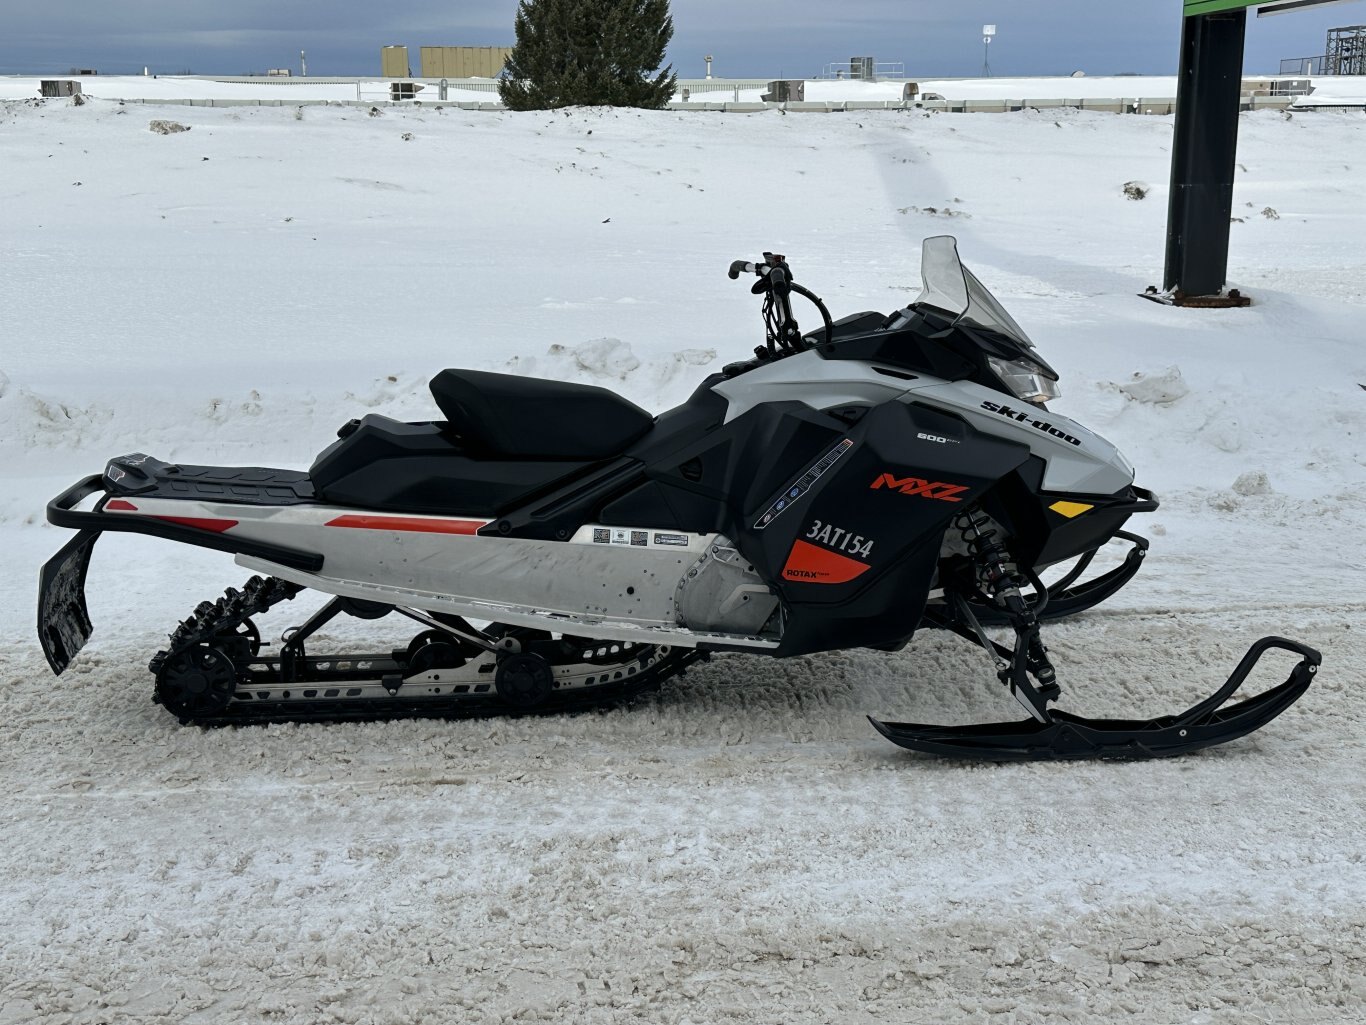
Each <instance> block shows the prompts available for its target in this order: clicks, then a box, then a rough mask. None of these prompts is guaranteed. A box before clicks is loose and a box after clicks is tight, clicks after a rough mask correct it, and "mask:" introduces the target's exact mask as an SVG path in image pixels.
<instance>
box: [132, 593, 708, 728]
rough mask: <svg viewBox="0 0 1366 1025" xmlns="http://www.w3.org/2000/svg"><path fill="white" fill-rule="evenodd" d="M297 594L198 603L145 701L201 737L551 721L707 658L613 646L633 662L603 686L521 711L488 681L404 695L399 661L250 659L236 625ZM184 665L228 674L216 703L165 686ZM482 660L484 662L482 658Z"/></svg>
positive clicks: (247, 634) (611, 701) (615, 701)
mask: <svg viewBox="0 0 1366 1025" xmlns="http://www.w3.org/2000/svg"><path fill="white" fill-rule="evenodd" d="M301 590H303V589H302V588H301V587H299V586H298V585H296V584H291V583H288V582H286V581H283V580H280V579H278V578H274V577H270V578H263V577H259V576H258V577H253V578H252V579H251V580H249V581H248V582H247V584H246V585H245V587H243V588H242V589H241V590H240V591H239V590H237V589H236V588H229V589H228V590H227V592H226V593H225V594H224V596H223V597H222V598H219V599H218V600H217V601H216V602H201V603H200V605H199V606H198V607H197V608H196V609H195V612H194V614H193V615H191V616H190V617H189V618H188V619H186V620H185V621H184V622H183V623H181V624H180V625H179V627H177V629H176V631H175V632H174V633H173V634H172V635H171V641H170V646H169V648H168V649H167V650H165V651H159V652H158V653H157V654H156V656H155V657H154V658H153V659H152V661H151V663H150V665H149V666H148V668H149V669H150V670H151V671H152V673H153V674H155V675H156V677H157V686H156V689H155V691H154V693H153V700H155V701H158V702H159V703H161V704H163V705H165V706H166V707H167V710H168V711H170V712H171V713H172V714H173V715H175V716H176V717H177V718H178V719H179V720H180V722H181V723H182V724H183V725H196V726H205V727H217V726H252V725H266V724H274V723H292V722H293V723H305V722H384V721H390V720H395V719H414V718H423V719H468V718H488V717H494V716H507V717H520V716H526V715H553V714H562V713H566V712H577V711H594V710H601V709H605V708H609V707H612V706H615V705H620V704H623V703H626V702H629V701H631V700H633V699H634V698H636V697H638V696H640V695H641V694H643V693H646V692H647V691H650V690H654V689H657V688H658V687H659V685H660V684H661V683H663V681H665V680H667V679H669V678H670V677H672V676H676V675H678V676H681V675H683V674H684V673H686V671H687V668H688V666H690V665H693V664H694V663H696V662H699V661H704V660H706V659H708V658H709V657H710V656H709V655H708V653H706V652H700V651H697V650H696V649H690V648H671V649H669V650H668V652H667V654H664V655H659V656H656V655H655V651H656V649H655V648H654V647H653V646H649V645H634V646H629V645H622V646H621V647H622V648H623V649H628V648H634V649H638V654H636V655H631V656H628V657H625V658H623V659H621V660H620V662H618V663H612V664H608V665H605V666H604V668H603V670H602V674H601V675H602V677H603V678H609V677H610V680H609V681H608V682H604V683H598V684H596V685H591V686H586V687H575V688H572V689H566V690H560V691H552V692H551V693H550V694H548V695H547V696H546V697H545V698H544V700H542V701H540V702H539V703H537V704H535V705H534V707H520V706H518V705H515V704H511V703H509V702H508V701H506V700H504V699H503V698H502V697H500V696H499V694H498V693H497V690H496V687H495V686H494V684H493V677H492V675H490V676H488V677H487V678H486V680H487V682H481V683H479V684H476V685H465V684H456V685H454V686H452V687H450V688H449V691H450V692H449V693H447V694H433V693H430V692H425V693H423V692H415V690H414V689H413V688H411V687H409V688H408V690H407V692H406V693H405V687H404V683H403V677H404V676H405V675H406V674H407V673H408V672H410V670H409V668H408V667H406V666H405V665H404V664H403V662H402V660H400V659H399V658H397V657H396V656H398V654H399V653H398V652H386V653H384V654H362V655H328V656H315V655H305V656H301V657H298V658H296V659H289V658H288V657H285V656H282V655H281V654H274V655H270V656H262V655H261V654H259V652H258V651H257V650H256V648H257V642H256V637H255V629H254V627H244V624H249V622H250V618H251V617H252V616H255V615H259V614H261V613H264V612H266V611H267V610H269V609H270V608H271V607H272V606H274V605H276V604H278V603H279V602H282V601H285V600H288V599H292V598H293V597H294V596H295V595H296V594H298V593H299V592H300V591H301ZM189 657H194V658H196V659H198V661H199V663H201V664H197V665H190V667H189V668H190V669H191V670H194V669H201V670H202V668H203V667H202V663H204V662H207V663H210V664H211V665H215V664H216V665H218V666H220V667H221V671H222V672H226V671H227V669H228V666H229V665H230V666H231V673H232V678H231V684H230V685H229V684H228V683H227V681H226V680H223V681H222V686H220V687H219V688H218V698H217V699H215V694H214V688H213V687H212V686H210V687H208V688H206V689H205V691H204V693H203V694H201V695H189V696H188V697H187V696H186V694H185V692H184V690H183V689H179V688H175V687H172V686H168V679H167V674H168V673H170V672H172V671H175V670H176V669H177V660H178V659H186V658H189ZM483 657H485V658H489V659H490V661H491V660H492V656H490V655H488V654H485V655H484V656H483ZM584 664H590V665H591V664H593V662H592V661H591V660H590V661H588V662H586V663H584ZM286 666H288V668H286ZM181 668H182V669H183V668H184V665H183V663H182V665H181ZM198 675H200V676H203V675H206V674H204V673H203V672H201V673H199V674H198ZM376 678H380V679H383V680H385V682H386V683H387V684H390V685H392V688H393V689H392V690H391V691H390V692H389V693H388V694H387V695H385V696H382V697H377V696H373V695H372V696H368V697H354V696H348V691H349V692H351V693H352V694H358V693H359V692H360V687H358V686H357V684H360V683H363V682H364V683H368V684H370V685H371V688H372V689H373V684H374V681H375V680H376ZM433 689H439V688H433ZM419 690H420V689H419ZM429 691H430V689H429ZM224 705H226V707H223V706H224Z"/></svg>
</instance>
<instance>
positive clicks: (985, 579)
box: [953, 505, 1019, 598]
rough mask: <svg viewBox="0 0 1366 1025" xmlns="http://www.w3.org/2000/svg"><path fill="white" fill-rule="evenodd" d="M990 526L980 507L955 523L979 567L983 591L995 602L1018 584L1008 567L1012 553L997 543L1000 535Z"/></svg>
mask: <svg viewBox="0 0 1366 1025" xmlns="http://www.w3.org/2000/svg"><path fill="white" fill-rule="evenodd" d="M991 524H992V519H991V517H990V516H988V515H987V514H986V513H985V512H983V511H982V507H981V506H976V505H975V506H973V507H972V508H970V509H968V510H966V511H965V512H963V513H960V514H959V515H958V516H957V517H955V519H954V521H953V525H954V527H956V528H957V530H958V532H959V534H960V535H961V536H962V538H963V543H964V544H966V545H967V548H968V552H969V553H970V554H971V555H972V557H973V560H974V561H975V562H976V563H977V577H978V581H979V582H980V584H981V585H982V590H983V591H985V592H986V593H987V594H989V595H990V596H991V597H992V598H997V597H1000V595H1001V594H1002V593H1003V592H1005V591H1008V590H1011V589H1018V587H1019V582H1018V581H1017V580H1016V579H1015V574H1013V573H1012V572H1011V571H1010V567H1009V566H1008V563H1009V561H1010V552H1009V551H1008V550H1007V549H1006V547H1005V545H1004V544H1003V543H1002V542H1001V541H999V540H997V531H996V529H995V528H994V527H993V526H992V525H991Z"/></svg>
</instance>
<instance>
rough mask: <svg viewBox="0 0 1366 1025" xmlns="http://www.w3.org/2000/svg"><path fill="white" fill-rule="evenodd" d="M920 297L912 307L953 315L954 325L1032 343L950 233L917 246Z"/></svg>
mask: <svg viewBox="0 0 1366 1025" xmlns="http://www.w3.org/2000/svg"><path fill="white" fill-rule="evenodd" d="M920 285H921V291H920V296H919V297H918V298H917V299H916V301H915V302H914V303H912V304H911V305H912V306H929V307H932V308H934V309H936V310H939V311H940V312H941V313H945V314H948V315H949V316H950V317H953V318H954V323H955V324H960V323H962V324H968V325H970V326H973V327H980V328H985V329H987V330H989V331H999V332H1000V333H1001V334H1003V335H1007V336H1009V337H1010V338H1012V339H1014V340H1015V341H1017V342H1019V343H1020V344H1021V345H1023V346H1025V347H1026V348H1028V349H1033V348H1034V343H1033V342H1031V341H1030V340H1029V336H1028V335H1027V334H1025V333H1024V329H1023V328H1021V327H1020V325H1019V324H1017V323H1015V320H1014V318H1012V317H1011V315H1010V314H1009V313H1007V312H1006V311H1005V309H1004V307H1002V306H1001V304H1000V303H999V302H997V301H996V297H995V296H993V295H992V294H991V293H990V292H988V291H987V289H986V286H985V285H983V284H982V283H981V282H980V281H978V280H977V276H976V275H975V274H973V273H972V271H970V270H968V269H967V268H966V267H964V266H963V261H962V260H960V259H959V258H958V240H957V239H955V238H954V237H953V236H952V235H936V236H934V237H933V238H927V239H926V240H925V241H924V242H923V243H922V244H921V247H920Z"/></svg>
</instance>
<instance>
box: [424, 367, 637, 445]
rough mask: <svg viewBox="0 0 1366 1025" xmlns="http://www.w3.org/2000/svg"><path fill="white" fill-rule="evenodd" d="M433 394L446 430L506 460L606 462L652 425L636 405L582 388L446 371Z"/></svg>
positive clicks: (508, 376) (436, 381) (478, 372)
mask: <svg viewBox="0 0 1366 1025" xmlns="http://www.w3.org/2000/svg"><path fill="white" fill-rule="evenodd" d="M431 388H432V397H433V398H435V399H436V404H437V405H438V406H440V407H441V412H442V413H443V414H444V415H445V417H446V420H447V422H448V423H449V425H450V426H449V428H448V429H449V430H450V431H452V432H453V433H455V434H457V435H459V436H460V438H461V440H462V441H463V442H465V444H466V445H467V446H469V447H471V448H475V449H479V450H481V451H482V452H484V453H486V454H487V455H489V456H493V457H498V458H503V459H581V460H589V459H605V458H607V457H608V456H614V455H617V454H618V453H619V452H621V451H622V450H623V449H625V448H626V447H627V446H628V445H630V444H631V443H632V442H633V441H635V440H636V439H638V438H640V437H641V436H642V435H644V434H645V432H646V431H648V430H649V429H650V427H651V425H652V424H653V423H654V417H652V416H651V415H650V414H649V413H647V412H645V410H643V409H641V408H640V407H639V406H637V405H635V404H634V403H632V402H628V401H627V400H626V399H623V398H622V397H621V396H620V395H617V394H616V393H615V392H610V391H608V390H607V389H606V388H595V387H593V386H592V385H587V384H567V383H565V382H562V381H546V380H542V379H540V378H535V377H516V376H514V375H511V374H490V373H486V372H484V371H481V370H443V371H441V373H439V374H437V375H436V376H435V377H434V378H432V384H431Z"/></svg>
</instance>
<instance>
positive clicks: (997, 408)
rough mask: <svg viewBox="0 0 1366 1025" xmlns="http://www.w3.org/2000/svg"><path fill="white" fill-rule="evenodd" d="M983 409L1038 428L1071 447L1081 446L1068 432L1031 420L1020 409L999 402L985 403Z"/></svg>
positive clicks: (1040, 421)
mask: <svg viewBox="0 0 1366 1025" xmlns="http://www.w3.org/2000/svg"><path fill="white" fill-rule="evenodd" d="M982 408H983V409H985V410H986V411H987V412H988V413H1000V414H1001V415H1002V416H1008V417H1010V418H1011V419H1012V420H1018V421H1020V423H1024V424H1029V426H1030V427H1034V428H1037V429H1038V430H1041V431H1043V432H1044V433H1045V434H1051V435H1053V437H1055V438H1060V439H1061V440H1063V441H1065V442H1067V443H1068V444H1069V445H1080V444H1081V442H1080V441H1079V440H1077V439H1076V438H1074V437H1072V435H1070V434H1068V433H1067V432H1066V431H1061V430H1059V429H1058V428H1056V427H1054V426H1053V425H1052V424H1051V423H1049V422H1048V421H1047V420H1034V419H1031V416H1030V414H1029V413H1023V412H1021V411H1020V410H1018V409H1011V408H1010V407H1009V406H1004V405H1002V404H1000V403H999V402H983V403H982Z"/></svg>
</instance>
